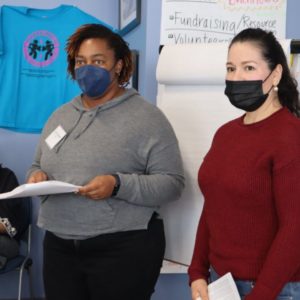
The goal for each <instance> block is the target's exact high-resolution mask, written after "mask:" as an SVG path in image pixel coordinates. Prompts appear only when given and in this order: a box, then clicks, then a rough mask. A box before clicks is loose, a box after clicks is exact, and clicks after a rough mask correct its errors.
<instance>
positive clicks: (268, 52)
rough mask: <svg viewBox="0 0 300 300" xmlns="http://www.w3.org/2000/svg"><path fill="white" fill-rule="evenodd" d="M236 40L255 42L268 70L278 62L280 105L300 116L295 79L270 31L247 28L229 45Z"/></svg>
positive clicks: (272, 68) (273, 67)
mask: <svg viewBox="0 0 300 300" xmlns="http://www.w3.org/2000/svg"><path fill="white" fill-rule="evenodd" d="M237 42H250V43H254V44H256V45H257V46H258V47H259V48H260V49H261V52H262V55H263V57H264V58H265V60H266V62H267V63H268V66H269V68H270V70H274V69H275V67H276V66H277V65H278V64H279V65H281V66H282V77H281V80H280V82H279V84H278V98H279V101H280V103H281V105H282V106H285V107H287V108H288V109H289V110H290V111H291V112H292V113H293V114H295V115H296V116H297V117H300V104H299V92H298V90H297V81H296V80H295V79H294V78H293V77H292V75H291V72H290V69H289V66H288V63H287V59H286V56H285V53H284V51H283V49H282V47H281V45H280V43H279V42H278V41H277V39H276V38H275V36H274V34H273V33H272V32H268V31H265V30H263V29H260V28H248V29H245V30H243V31H241V32H240V33H238V34H237V35H236V36H235V37H234V38H233V40H232V41H231V43H230V45H229V49H230V47H231V46H232V45H233V44H235V43H237Z"/></svg>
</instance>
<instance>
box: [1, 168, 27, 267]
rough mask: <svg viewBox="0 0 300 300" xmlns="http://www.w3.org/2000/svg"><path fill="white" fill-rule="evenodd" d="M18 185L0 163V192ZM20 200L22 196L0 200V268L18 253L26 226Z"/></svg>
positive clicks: (14, 177) (14, 176)
mask: <svg viewBox="0 0 300 300" xmlns="http://www.w3.org/2000/svg"><path fill="white" fill-rule="evenodd" d="M18 185H19V183H18V180H17V178H16V175H15V174H14V172H13V171H11V170H10V169H8V168H3V167H2V166H1V165H0V193H6V192H9V191H11V190H13V189H14V188H15V187H17V186H18ZM22 201H23V199H22V198H18V199H9V200H0V269H2V268H4V266H5V264H6V261H7V260H8V259H10V258H13V257H15V256H16V255H18V254H19V243H18V240H19V238H20V235H21V233H22V232H23V231H24V230H25V227H26V216H25V215H24V214H23V212H22V206H21V203H22Z"/></svg>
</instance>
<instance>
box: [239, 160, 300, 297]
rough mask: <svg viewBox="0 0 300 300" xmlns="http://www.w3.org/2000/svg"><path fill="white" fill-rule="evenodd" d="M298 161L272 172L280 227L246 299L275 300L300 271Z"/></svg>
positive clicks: (299, 165) (299, 163)
mask: <svg viewBox="0 0 300 300" xmlns="http://www.w3.org/2000/svg"><path fill="white" fill-rule="evenodd" d="M299 178H300V160H297V161H293V162H291V163H289V164H288V165H286V166H284V167H282V168H280V169H278V170H276V171H275V173H274V178H273V183H274V184H273V187H274V197H275V205H276V209H277V214H278V219H279V222H278V223H279V228H278V232H277V235H276V236H275V238H274V241H273V243H272V245H271V247H270V249H269V252H268V255H267V257H266V260H265V262H264V265H263V268H262V270H261V272H260V274H259V276H258V279H257V281H256V284H255V287H254V289H253V291H252V292H251V294H250V295H249V296H247V297H246V299H245V300H261V299H264V300H275V299H276V297H277V295H278V294H279V293H280V291H281V289H282V288H283V286H284V285H285V284H286V283H287V282H289V281H292V276H293V274H295V273H296V271H298V270H299V268H300V252H299V249H300V239H299V236H300V218H299V216H300V198H299V197H300V184H299Z"/></svg>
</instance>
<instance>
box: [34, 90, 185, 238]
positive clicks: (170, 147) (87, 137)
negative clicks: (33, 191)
mask: <svg viewBox="0 0 300 300" xmlns="http://www.w3.org/2000/svg"><path fill="white" fill-rule="evenodd" d="M59 125H60V126H61V127H62V128H63V129H64V131H65V132H66V133H67V134H66V135H65V137H64V138H63V139H61V140H60V142H58V143H57V144H56V145H55V146H54V147H53V148H52V149H50V148H49V146H48V145H47V143H46V142H45V139H46V138H47V137H48V136H49V135H50V134H51V133H52V132H53V131H54V130H55V129H56V128H57V127H58V126H59ZM36 170H43V171H44V172H46V173H47V175H48V177H49V179H52V180H61V181H65V182H69V183H73V184H76V185H85V184H86V183H88V182H89V181H90V180H91V179H93V178H94V177H95V176H98V175H104V174H115V173H117V174H118V175H119V176H120V181H121V187H120V189H119V192H118V194H117V196H116V197H112V198H107V199H105V200H98V201H94V200H90V199H88V198H86V197H83V196H80V195H78V194H73V193H71V194H57V195H49V196H46V197H42V203H41V208H40V214H39V219H38V225H39V226H40V227H42V228H44V229H46V230H49V231H51V232H54V233H55V234H57V235H59V236H61V237H64V238H78V239H83V238H87V237H91V236H95V235H98V234H103V233H112V232H118V231H125V230H135V229H145V228H146V227H147V223H148V221H149V220H150V218H151V216H152V214H153V212H154V211H155V210H157V209H158V208H159V207H160V205H162V204H164V203H167V202H169V201H173V200H176V199H177V198H179V196H180V194H181V192H182V190H183V187H184V175H183V168H182V161H181V157H180V152H179V148H178V142H177V139H176V136H175V134H174V132H173V129H172V127H171V126H170V124H169V122H168V120H167V119H166V117H165V116H164V115H163V113H162V112H161V111H160V110H159V109H158V108H157V107H156V106H154V105H152V104H150V103H148V102H147V101H145V100H144V99H143V98H142V97H141V96H140V95H139V94H138V93H137V91H136V90H134V89H128V90H126V92H125V93H124V94H123V95H121V96H119V97H116V98H114V99H112V100H110V101H108V102H106V103H105V104H103V105H99V106H97V107H95V108H93V109H90V110H88V109H86V108H85V107H84V106H83V105H82V101H81V96H78V97H76V98H74V99H73V100H72V101H71V102H69V103H67V104H65V105H63V106H62V107H61V108H59V109H58V110H57V111H55V112H54V113H53V114H52V116H51V117H50V118H49V120H48V122H47V124H46V125H45V127H44V129H43V132H42V134H41V138H40V142H39V145H38V148H37V151H36V156H35V160H34V162H33V164H32V167H31V168H30V170H29V172H28V176H30V174H31V173H32V172H34V171H36Z"/></svg>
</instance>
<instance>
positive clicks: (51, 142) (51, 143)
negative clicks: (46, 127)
mask: <svg viewBox="0 0 300 300" xmlns="http://www.w3.org/2000/svg"><path fill="white" fill-rule="evenodd" d="M66 134H67V133H66V132H65V130H64V129H63V128H62V127H61V125H58V126H57V127H56V129H54V131H53V132H52V133H50V134H49V136H48V137H47V138H46V139H45V142H46V143H47V145H48V147H49V148H50V149H53V148H54V147H55V145H57V143H58V142H59V141H61V140H62V139H63V138H64V136H65V135H66Z"/></svg>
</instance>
